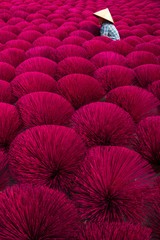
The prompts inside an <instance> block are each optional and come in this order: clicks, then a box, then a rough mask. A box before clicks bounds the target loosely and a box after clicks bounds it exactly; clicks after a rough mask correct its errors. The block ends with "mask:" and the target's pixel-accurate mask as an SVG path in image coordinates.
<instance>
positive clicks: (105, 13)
mask: <svg viewBox="0 0 160 240" xmlns="http://www.w3.org/2000/svg"><path fill="white" fill-rule="evenodd" d="M93 15H95V16H96V17H101V18H103V19H105V20H107V21H109V22H111V23H114V21H113V18H112V16H111V14H110V11H109V9H108V8H105V9H103V10H100V11H98V12H95V13H93Z"/></svg>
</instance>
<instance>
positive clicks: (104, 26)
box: [93, 8, 120, 40]
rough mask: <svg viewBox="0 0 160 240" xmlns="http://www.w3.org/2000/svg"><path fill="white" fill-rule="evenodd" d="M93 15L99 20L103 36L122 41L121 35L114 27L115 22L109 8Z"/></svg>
mask: <svg viewBox="0 0 160 240" xmlns="http://www.w3.org/2000/svg"><path fill="white" fill-rule="evenodd" d="M93 15H94V16H96V17H98V18H99V24H101V29H100V35H101V36H105V37H109V38H111V39H112V40H120V36H119V33H118V31H117V29H116V27H115V26H114V21H113V18H112V16H111V13H110V11H109V9H108V8H105V9H103V10H101V11H98V12H95V13H93Z"/></svg>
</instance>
